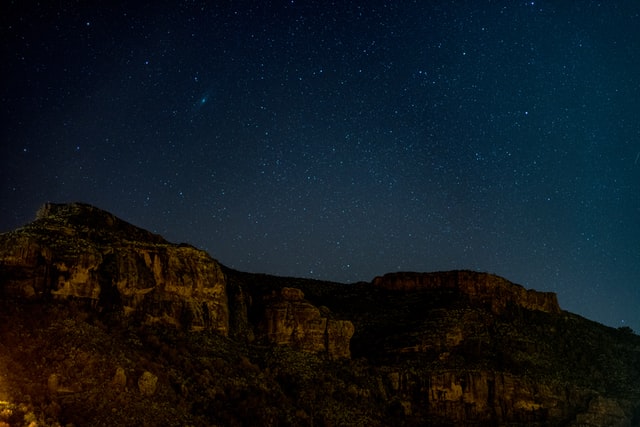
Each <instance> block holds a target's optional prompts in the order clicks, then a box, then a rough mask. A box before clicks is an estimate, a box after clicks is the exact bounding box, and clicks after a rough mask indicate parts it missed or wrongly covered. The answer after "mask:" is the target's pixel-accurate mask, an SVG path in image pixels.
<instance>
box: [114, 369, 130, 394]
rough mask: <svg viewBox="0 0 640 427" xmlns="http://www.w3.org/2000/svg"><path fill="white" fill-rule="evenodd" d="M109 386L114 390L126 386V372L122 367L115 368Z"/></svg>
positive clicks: (122, 388)
mask: <svg viewBox="0 0 640 427" xmlns="http://www.w3.org/2000/svg"><path fill="white" fill-rule="evenodd" d="M111 386H112V387H114V388H115V389H116V390H124V388H125V387H126V386H127V374H126V372H125V370H124V368H122V367H120V366H119V367H118V368H117V369H116V373H115V375H114V376H113V379H112V380H111Z"/></svg>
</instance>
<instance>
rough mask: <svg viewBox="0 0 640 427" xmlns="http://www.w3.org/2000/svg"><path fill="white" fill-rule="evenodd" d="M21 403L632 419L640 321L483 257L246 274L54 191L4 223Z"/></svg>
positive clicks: (82, 417) (95, 410)
mask: <svg viewBox="0 0 640 427" xmlns="http://www.w3.org/2000/svg"><path fill="white" fill-rule="evenodd" d="M32 422H36V423H37V425H66V424H69V423H72V424H74V425H76V426H83V425H92V426H97V425H131V426H133V425H176V426H177V425H314V426H317V425H367V426H372V425H373V426H375V425H380V426H382V425H407V426H409V425H443V426H444V425H474V426H483V425H487V426H489V425H504V424H510V425H523V426H524V425H545V426H546V425H552V426H553V425H557V426H566V425H573V426H579V425H585V426H586V425H594V426H595V425H598V426H605V425H606V426H631V425H639V424H640V337H638V336H637V335H634V334H633V333H631V332H630V331H627V330H616V329H612V328H608V327H606V326H603V325H600V324H597V323H595V322H592V321H589V320H587V319H584V318H581V317H580V316H577V315H575V314H572V313H568V312H565V311H562V310H561V309H560V307H559V306H558V304H557V301H556V298H555V295H554V294H552V293H544V292H537V291H533V290H526V289H524V288H522V287H521V286H519V285H516V284H513V283H510V282H508V281H507V280H505V279H503V278H500V277H497V276H494V275H491V274H486V273H478V272H470V271H455V272H440V273H394V274H389V275H385V276H383V277H379V278H376V279H374V280H373V281H372V282H371V283H356V284H339V283H330V282H321V281H315V280H308V279H299V278H286V277H275V276H269V275H263V274H250V273H243V272H238V271H235V270H232V269H229V268H227V267H225V266H223V265H221V264H219V263H218V262H217V261H216V260H214V259H213V258H211V257H210V256H209V255H208V254H206V253H205V252H203V251H200V250H197V249H196V248H193V247H191V246H189V245H175V244H172V243H169V242H167V241H166V240H164V239H163V238H162V237H161V236H158V235H155V234H153V233H149V232H147V231H145V230H142V229H140V228H138V227H135V226H133V225H131V224H128V223H126V222H125V221H122V220H120V219H118V218H116V217H115V216H113V215H111V214H109V213H107V212H105V211H102V210H100V209H97V208H95V207H92V206H89V205H85V204H79V203H73V204H64V205H56V204H47V205H45V206H44V207H43V208H42V209H41V210H40V212H39V213H38V216H37V218H36V220H35V221H34V222H32V223H30V224H28V225H26V226H25V227H22V228H20V229H18V230H15V231H12V232H9V233H4V234H2V235H0V426H3V425H7V424H8V425H11V426H15V425H29V424H30V423H32ZM3 423H4V424H3ZM34 425H35V424H34Z"/></svg>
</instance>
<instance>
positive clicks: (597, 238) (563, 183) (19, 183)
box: [0, 0, 640, 332]
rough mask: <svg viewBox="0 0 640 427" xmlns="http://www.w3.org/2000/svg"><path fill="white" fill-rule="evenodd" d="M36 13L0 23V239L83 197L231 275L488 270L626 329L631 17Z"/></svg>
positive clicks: (15, 5)
mask: <svg viewBox="0 0 640 427" xmlns="http://www.w3.org/2000/svg"><path fill="white" fill-rule="evenodd" d="M45 3H46V5H40V6H36V4H35V2H29V1H10V2H6V1H5V2H3V3H2V6H0V7H1V9H2V13H1V14H0V15H1V16H2V17H1V18H0V22H2V25H1V31H2V34H1V41H2V64H3V65H2V67H1V70H2V74H3V76H2V77H3V78H2V92H1V101H2V103H1V104H2V105H1V106H0V112H1V120H2V123H1V137H2V144H1V146H0V159H1V160H0V179H1V184H2V185H1V187H0V231H7V230H10V229H13V228H15V227H18V226H20V225H22V224H24V223H26V222H28V221H30V220H32V219H33V217H34V215H35V212H36V210H37V208H38V207H39V206H40V205H41V204H42V203H44V202H46V201H54V202H69V201H83V202H87V203H91V204H94V205H96V206H98V207H101V208H103V209H106V210H108V211H111V212H113V213H115V214H116V215H118V216H120V217H121V218H123V219H125V220H127V221H130V222H132V223H134V224H136V225H138V226H141V227H143V228H147V229H150V230H152V231H155V232H158V233H161V234H162V235H164V236H165V237H166V238H168V239H169V240H172V241H175V242H189V243H192V244H194V245H196V246H198V247H200V248H203V249H205V250H207V251H208V252H209V253H210V254H211V255H212V256H213V257H215V258H217V259H219V260H220V261H221V262H222V263H224V264H226V265H228V266H230V267H234V268H237V269H240V270H244V271H253V272H265V273H273V274H279V275H291V276H302V277H313V278H319V279H327V280H335V281H342V282H354V281H360V280H366V281H369V280H371V279H372V278H373V277H374V276H376V275H380V274H383V273H386V272H392V271H397V270H412V271H435V270H448V269H458V268H464V269H473V270H480V271H488V272H492V273H496V274H498V275H501V276H504V277H506V278H507V279H509V280H511V281H513V282H516V283H519V284H522V285H524V286H526V287H528V288H535V289H538V290H544V291H553V292H557V293H558V297H559V301H560V304H561V306H562V307H563V308H564V309H567V310H569V311H573V312H575V313H578V314H581V315H583V316H585V317H588V318H590V319H593V320H596V321H599V322H602V323H605V324H607V325H610V326H616V327H618V326H631V327H632V328H633V329H634V330H635V331H636V332H638V331H640V309H639V306H640V122H639V120H638V117H640V107H639V100H640V3H638V2H637V1H632V0H628V1H620V2H594V1H587V0H585V1H572V2H560V3H562V5H558V4H557V3H559V2H552V1H484V2H477V1H430V2H422V1H416V2H409V1H399V2H379V1H373V2H372V1H367V2H359V3H357V2H344V1H341V2H335V3H334V4H330V3H329V2H306V1H298V0H294V1H276V2H269V1H255V2H229V1H224V2H199V1H181V2H149V3H148V4H144V3H143V2H123V3H121V4H117V3H116V2H109V4H110V6H109V7H108V8H106V7H98V6H91V3H92V2H71V1H62V2H51V3H52V4H48V3H49V2H45ZM127 3H130V4H127Z"/></svg>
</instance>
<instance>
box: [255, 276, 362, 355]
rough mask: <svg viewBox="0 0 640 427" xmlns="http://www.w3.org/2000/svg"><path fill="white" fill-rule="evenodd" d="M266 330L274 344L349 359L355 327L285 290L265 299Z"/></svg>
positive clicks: (295, 293)
mask: <svg viewBox="0 0 640 427" xmlns="http://www.w3.org/2000/svg"><path fill="white" fill-rule="evenodd" d="M264 330H265V334H266V337H267V338H268V340H269V342H271V343H273V344H277V345H289V346H291V347H293V348H296V349H299V350H302V351H307V352H312V353H320V352H323V353H327V354H328V355H329V356H330V357H332V358H344V357H350V351H349V341H350V339H351V337H352V336H353V333H354V328H353V324H352V323H351V322H349V321H347V320H334V319H331V318H329V313H328V309H327V308H326V307H323V310H321V309H319V308H318V307H316V306H314V305H313V304H311V303H310V302H308V301H306V300H305V299H304V294H303V292H302V291H301V290H300V289H295V288H283V289H281V290H280V291H274V292H273V293H272V294H271V295H269V296H267V297H265V312H264Z"/></svg>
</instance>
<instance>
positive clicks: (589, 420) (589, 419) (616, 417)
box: [571, 396, 631, 427]
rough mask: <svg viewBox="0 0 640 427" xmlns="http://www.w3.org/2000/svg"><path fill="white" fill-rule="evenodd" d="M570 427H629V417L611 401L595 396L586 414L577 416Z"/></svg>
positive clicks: (618, 405)
mask: <svg viewBox="0 0 640 427" xmlns="http://www.w3.org/2000/svg"><path fill="white" fill-rule="evenodd" d="M571 426H572V427H630V426H631V423H630V421H629V417H628V416H627V415H626V414H625V413H624V411H623V410H622V408H621V407H620V404H618V402H616V401H615V400H613V399H607V398H605V397H602V396H597V397H595V398H593V399H592V400H591V401H590V402H589V408H588V409H587V411H586V412H583V413H581V414H578V416H577V417H576V421H575V422H574V423H573V424H571Z"/></svg>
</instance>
